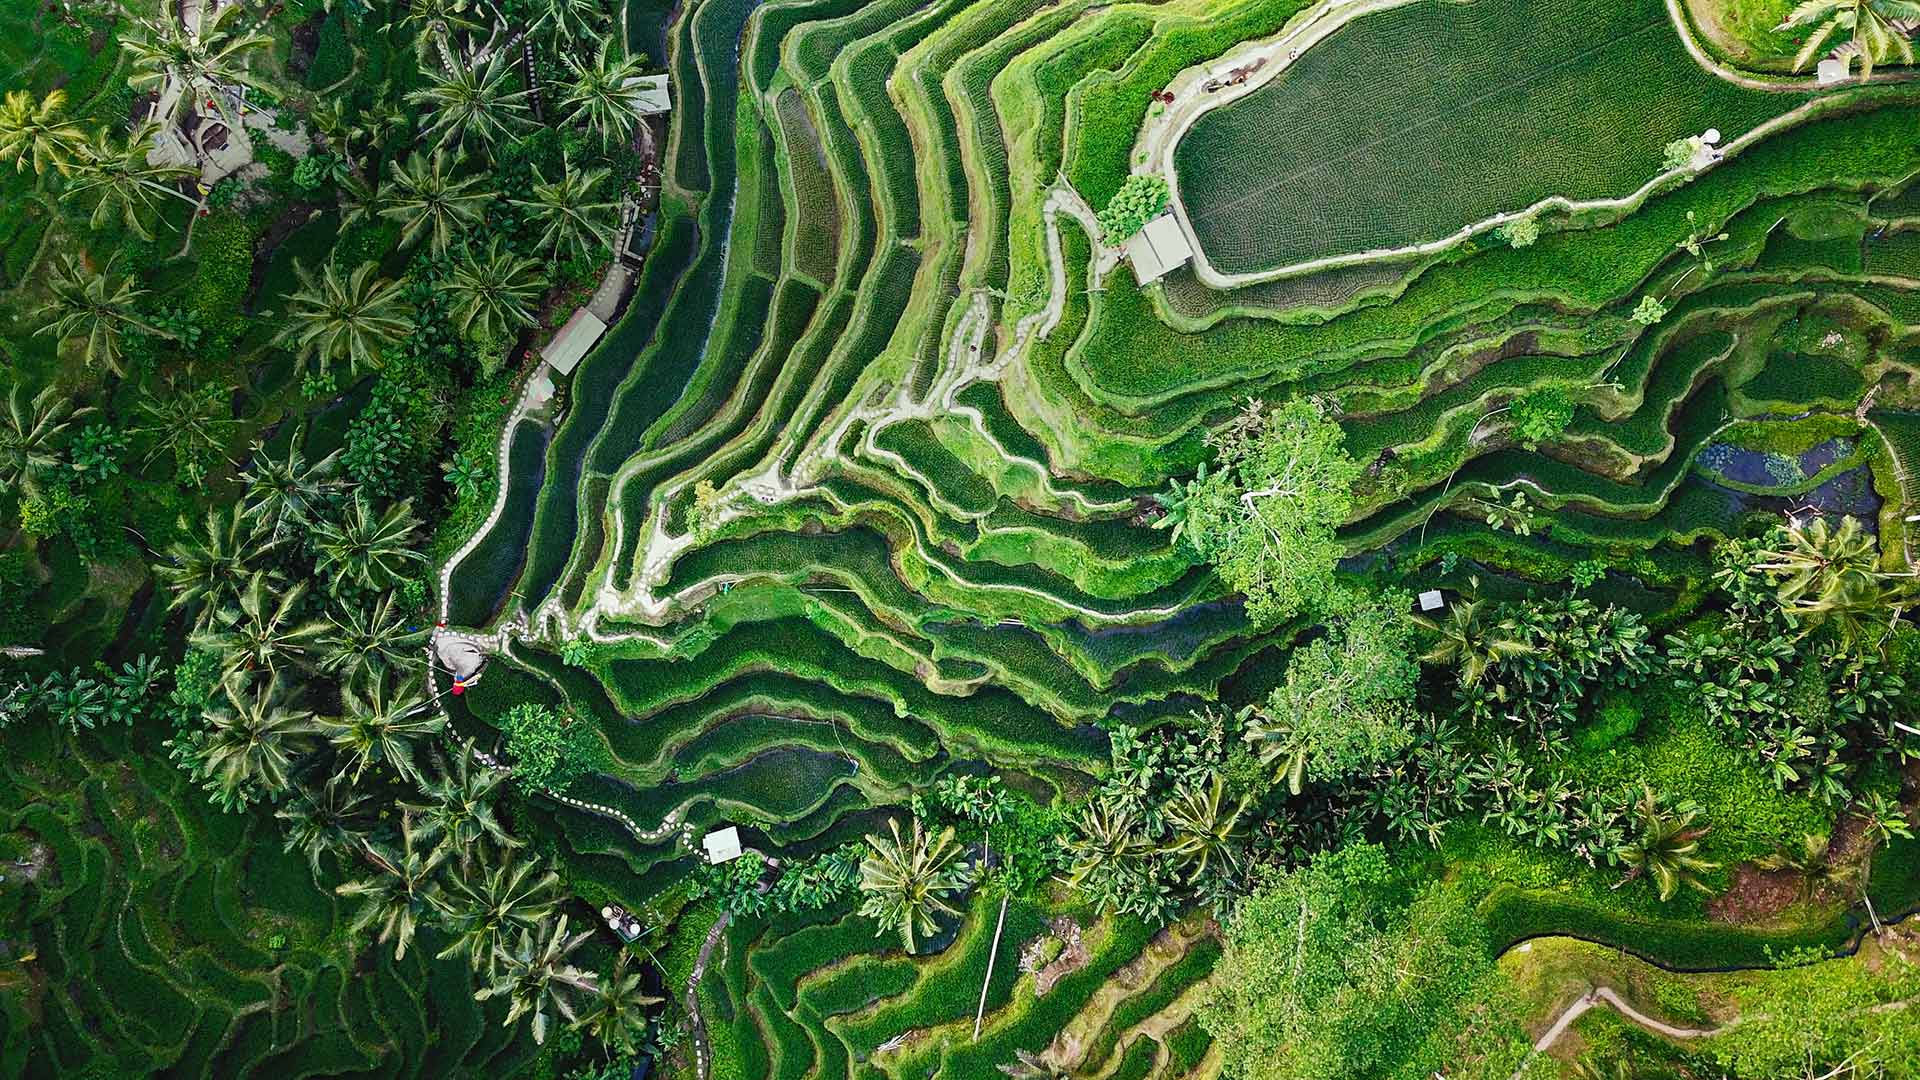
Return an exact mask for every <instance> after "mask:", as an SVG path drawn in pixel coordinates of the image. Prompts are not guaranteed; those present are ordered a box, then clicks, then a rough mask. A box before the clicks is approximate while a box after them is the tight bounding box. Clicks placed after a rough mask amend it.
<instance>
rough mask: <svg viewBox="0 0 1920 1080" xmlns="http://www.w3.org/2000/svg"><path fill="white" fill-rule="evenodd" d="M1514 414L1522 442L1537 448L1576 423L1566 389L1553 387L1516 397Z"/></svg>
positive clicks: (1531, 447) (1534, 448) (1528, 447)
mask: <svg viewBox="0 0 1920 1080" xmlns="http://www.w3.org/2000/svg"><path fill="white" fill-rule="evenodd" d="M1512 413H1513V426H1514V431H1515V434H1517V435H1519V436H1520V445H1522V446H1524V447H1526V448H1527V449H1529V450H1536V449H1539V446H1540V444H1541V443H1544V442H1552V441H1553V440H1555V439H1557V438H1559V437H1560V434H1561V433H1562V432H1564V431H1566V430H1567V425H1568V424H1571V423H1573V401H1572V399H1571V398H1569V397H1568V396H1567V392H1566V391H1565V390H1563V389H1561V388H1560V387H1557V386H1550V387H1546V388H1544V389H1541V390H1534V391H1532V392H1530V393H1527V394H1524V395H1522V396H1520V397H1517V398H1515V399H1514V401H1513V406H1512Z"/></svg>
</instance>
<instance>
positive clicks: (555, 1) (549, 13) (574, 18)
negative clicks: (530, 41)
mask: <svg viewBox="0 0 1920 1080" xmlns="http://www.w3.org/2000/svg"><path fill="white" fill-rule="evenodd" d="M535 8H536V10H538V11H539V12H540V15H539V19H538V21H539V22H544V23H547V24H550V25H551V26H552V27H553V29H554V31H555V32H556V33H558V34H559V35H560V40H561V41H562V42H563V43H565V44H566V45H572V44H573V43H574V42H576V41H581V40H591V39H595V38H598V39H599V40H602V41H604V40H606V35H605V32H604V31H603V30H601V29H600V27H601V24H603V23H605V22H606V19H607V13H606V10H605V9H604V8H602V7H601V6H600V3H599V0H538V3H537V4H536V5H535ZM571 51H572V50H571V49H563V50H562V52H571Z"/></svg>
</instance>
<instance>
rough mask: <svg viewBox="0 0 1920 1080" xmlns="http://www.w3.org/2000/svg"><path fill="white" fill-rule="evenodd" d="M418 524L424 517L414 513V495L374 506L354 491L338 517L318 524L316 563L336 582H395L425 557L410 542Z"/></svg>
mask: <svg viewBox="0 0 1920 1080" xmlns="http://www.w3.org/2000/svg"><path fill="white" fill-rule="evenodd" d="M419 527H420V519H418V518H416V517H414V516H413V503H412V502H411V501H402V502H397V503H393V504H391V505H389V506H388V507H387V508H386V509H385V510H379V511H376V510H374V508H373V504H372V503H371V502H370V501H369V500H368V499H367V498H366V497H365V496H355V497H354V499H353V501H352V502H350V503H348V504H347V506H346V509H345V510H343V511H342V512H341V513H340V514H339V516H338V517H337V518H326V519H323V520H321V521H319V522H318V523H316V524H315V525H314V527H313V546H314V550H315V552H316V553H317V556H318V557H317V558H316V559H315V561H314V567H315V569H317V570H318V571H319V572H320V573H322V574H325V575H327V576H328V577H330V578H332V579H333V581H334V582H335V583H336V584H337V583H340V582H352V583H354V584H356V585H361V586H364V587H366V588H369V589H376V590H378V589H388V588H392V587H393V586H395V585H398V584H399V583H400V582H401V581H402V580H404V579H405V578H406V575H407V571H408V570H410V569H412V568H413V567H415V566H417V565H419V564H421V563H424V562H426V560H427V557H426V556H425V555H422V554H420V553H419V552H417V551H415V550H413V549H412V548H411V547H410V546H409V545H410V544H411V543H412V542H413V534H414V531H415V530H416V529H418V528H419Z"/></svg>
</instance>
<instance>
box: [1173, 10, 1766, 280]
mask: <svg viewBox="0 0 1920 1080" xmlns="http://www.w3.org/2000/svg"><path fill="white" fill-rule="evenodd" d="M1802 100H1804V98H1803V97H1802V96H1801V95H1795V94H1783V93H1776V92H1768V91H1761V90H1749V89H1745V88H1742V87H1738V86H1733V85H1731V84H1728V83H1726V82H1724V81H1723V80H1721V79H1720V78H1718V77H1716V76H1714V75H1713V74H1711V73H1709V72H1707V71H1704V70H1702V69H1700V68H1699V67H1698V66H1697V65H1695V64H1694V62H1693V61H1692V60H1691V59H1690V58H1689V57H1688V56H1687V54H1686V52H1685V51H1684V50H1683V49H1682V48H1681V45H1680V41H1679V38H1678V36H1677V34H1676V33H1675V31H1674V28H1673V24H1672V22H1671V21H1670V19H1669V17H1668V15H1667V11H1666V7H1665V4H1664V3H1663V2H1662V0H1608V2H1605V3H1598V4H1579V3H1571V2H1567V0H1546V2H1544V3H1541V2H1526V0H1474V2H1471V3H1455V2H1451V0H1414V2H1412V3H1408V4H1405V5H1403V6H1399V7H1394V8H1389V9H1387V10H1384V11H1380V12H1377V13H1374V14H1369V15H1365V16H1362V17H1361V18H1358V19H1356V20H1355V21H1353V22H1352V23H1350V24H1349V25H1347V26H1346V27H1345V28H1343V29H1341V30H1339V31H1338V32H1336V33H1335V34H1334V35H1333V36H1332V37H1331V38H1328V39H1327V40H1325V41H1322V42H1321V43H1319V44H1318V45H1315V46H1314V47H1312V48H1311V49H1308V50H1307V51H1306V52H1305V53H1303V54H1302V55H1301V56H1300V58H1299V60H1297V61H1296V62H1294V63H1293V64H1291V65H1290V66H1288V67H1287V69H1286V70H1285V71H1284V72H1282V73H1281V74H1280V75H1279V76H1278V77H1277V78H1275V79H1273V80H1272V81H1271V82H1269V83H1267V84H1266V86H1264V87H1263V88H1262V89H1260V90H1258V91H1255V92H1254V93H1252V94H1250V95H1248V96H1246V97H1244V98H1241V99H1240V100H1238V101H1235V102H1234V103H1232V104H1230V105H1227V106H1225V107H1223V108H1219V109H1215V110H1213V111H1211V112H1208V113H1206V114H1205V115H1203V116H1202V117H1201V118H1200V119H1199V120H1198V121H1197V122H1195V124H1194V125H1193V127H1192V129H1191V130H1190V131H1189V132H1188V134H1187V136H1186V137H1185V138H1184V139H1183V140H1181V142H1180V145H1179V148H1178V151H1177V157H1176V164H1177V167H1178V172H1179V178H1180V190H1181V195H1182V197H1183V199H1184V200H1185V202H1186V205H1187V212H1188V216H1189V218H1190V219H1191V220H1192V222H1193V228H1194V231H1195V233H1196V235H1197V236H1198V238H1199V241H1200V246H1201V249H1202V250H1203V251H1205V253H1206V255H1207V257H1208V259H1209V260H1210V261H1211V262H1212V263H1213V265H1214V266H1215V267H1216V268H1217V269H1219V270H1220V271H1221V272H1223V273H1228V274H1236V273H1250V272H1258V271H1263V270H1269V269H1272V268H1275V267H1283V266H1288V265H1291V264H1294V263H1300V262H1306V261H1308V260H1311V259H1317V258H1325V257H1328V256H1331V255H1343V254H1349V253H1354V252H1365V251H1374V250H1382V249H1392V248H1403V247H1412V246H1416V245H1420V244H1426V243H1431V242H1433V241H1437V240H1441V239H1443V238H1445V237H1446V236H1448V235H1449V234H1451V233H1453V232H1455V231H1457V230H1459V229H1461V228H1463V227H1465V226H1468V225H1472V224H1475V223H1478V222H1481V221H1484V220H1486V219H1487V218H1490V217H1493V216H1494V215H1496V214H1502V213H1508V214H1511V213H1517V212H1520V211H1523V210H1525V209H1527V208H1528V207H1530V206H1533V205H1534V204H1536V203H1538V202H1540V201H1541V200H1544V199H1548V198H1551V197H1554V196H1560V197H1563V198H1566V199H1569V200H1573V201H1575V202H1586V201H1592V200H1600V199H1617V198H1620V197H1623V196H1626V195H1629V194H1631V193H1633V192H1634V191H1636V190H1637V189H1639V188H1640V186H1641V185H1643V184H1645V183H1647V182H1648V181H1649V180H1652V179H1653V178H1654V176H1655V175H1656V174H1658V173H1659V172H1661V171H1662V168H1663V165H1662V162H1661V148H1662V147H1663V146H1664V145H1665V144H1666V143H1668V142H1669V141H1671V140H1673V139H1678V138H1684V137H1686V136H1691V135H1698V134H1700V133H1701V132H1703V131H1706V130H1707V129H1708V128H1717V129H1718V130H1719V131H1720V133H1721V136H1722V137H1723V139H1725V140H1732V139H1734V138H1737V137H1738V136H1740V135H1742V134H1744V133H1745V132H1747V131H1748V130H1750V129H1751V128H1753V127H1754V126H1755V125H1757V124H1759V123H1761V122H1763V121H1765V120H1767V119H1770V118H1772V117H1774V116H1777V115H1779V114H1780V113H1783V112H1785V111H1787V110H1788V109H1791V108H1792V107H1793V106H1795V105H1798V104H1800V102H1801V101H1802Z"/></svg>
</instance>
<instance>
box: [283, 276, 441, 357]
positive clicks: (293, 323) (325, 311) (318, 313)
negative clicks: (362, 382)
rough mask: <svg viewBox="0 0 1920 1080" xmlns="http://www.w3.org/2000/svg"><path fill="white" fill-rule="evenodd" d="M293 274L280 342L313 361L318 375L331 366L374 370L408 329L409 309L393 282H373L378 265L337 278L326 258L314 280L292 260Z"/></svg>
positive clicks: (380, 280) (410, 326)
mask: <svg viewBox="0 0 1920 1080" xmlns="http://www.w3.org/2000/svg"><path fill="white" fill-rule="evenodd" d="M293 270H294V274H295V275H296V276H297V277H298V278H299V279H300V287H299V288H298V289H295V290H294V291H293V293H292V294H291V295H289V296H288V297H287V310H286V322H287V325H286V327H285V328H284V329H283V330H281V332H280V341H281V342H282V343H284V344H286V345H289V346H291V347H292V348H294V349H297V350H298V351H299V352H300V354H301V355H302V356H306V357H311V358H313V359H315V360H317V361H318V362H319V365H320V370H321V371H326V370H327V367H328V365H329V364H331V363H332V362H333V361H335V360H343V361H345V362H346V364H347V369H348V370H349V371H355V372H357V371H360V370H361V369H362V368H368V367H373V366H376V365H377V362H378V361H379V359H380V355H381V353H382V351H383V350H384V349H385V348H386V347H387V346H389V345H391V344H393V343H394V342H396V341H399V340H400V339H401V338H403V337H405V336H406V334H407V332H408V331H409V330H411V329H412V323H411V322H410V321H409V320H408V316H409V315H410V314H411V312H412V305H410V304H408V303H407V301H406V297H405V295H404V294H403V293H402V292H401V290H400V285H399V283H398V282H393V281H388V280H386V279H384V278H376V277H375V276H374V275H375V274H377V273H378V272H379V270H380V265H379V264H378V263H375V262H365V263H362V264H360V266H359V267H358V268H356V269H355V270H354V271H353V272H352V273H351V274H347V275H344V276H343V275H342V274H341V273H340V270H339V267H337V266H336V265H334V261H333V258H332V257H331V256H329V257H328V258H327V261H326V262H325V263H323V264H321V267H320V273H319V274H317V275H316V274H314V273H313V272H312V271H310V270H308V269H307V267H306V264H305V263H302V262H300V261H299V260H297V259H296V260H294V264H293Z"/></svg>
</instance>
